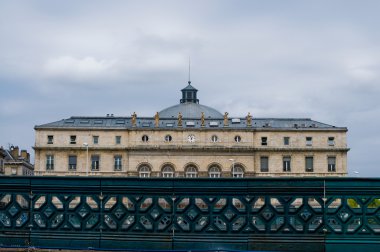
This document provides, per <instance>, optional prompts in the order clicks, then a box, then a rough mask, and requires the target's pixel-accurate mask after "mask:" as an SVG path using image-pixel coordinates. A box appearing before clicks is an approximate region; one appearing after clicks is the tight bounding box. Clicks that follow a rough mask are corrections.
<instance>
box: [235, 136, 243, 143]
mask: <svg viewBox="0 0 380 252" xmlns="http://www.w3.org/2000/svg"><path fill="white" fill-rule="evenodd" d="M241 139H242V138H241V136H240V135H236V136H234V140H235V143H241Z"/></svg>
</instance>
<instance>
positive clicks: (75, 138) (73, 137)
mask: <svg viewBox="0 0 380 252" xmlns="http://www.w3.org/2000/svg"><path fill="white" fill-rule="evenodd" d="M76 143H77V136H76V135H70V144H76Z"/></svg>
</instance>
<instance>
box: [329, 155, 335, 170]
mask: <svg viewBox="0 0 380 252" xmlns="http://www.w3.org/2000/svg"><path fill="white" fill-rule="evenodd" d="M335 167H336V158H335V157H328V158H327V171H328V172H336V168H335Z"/></svg>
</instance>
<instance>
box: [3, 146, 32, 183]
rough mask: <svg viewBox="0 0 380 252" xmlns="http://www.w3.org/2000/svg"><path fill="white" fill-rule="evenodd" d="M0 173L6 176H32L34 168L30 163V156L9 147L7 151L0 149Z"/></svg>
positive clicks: (23, 151) (13, 147)
mask: <svg viewBox="0 0 380 252" xmlns="http://www.w3.org/2000/svg"><path fill="white" fill-rule="evenodd" d="M0 173H1V174H2V175H6V176H32V175H33V174H34V166H33V165H32V164H31V163H30V154H29V153H28V152H27V151H26V150H21V152H20V150H19V148H18V146H11V147H10V148H9V150H7V149H4V148H3V147H1V148H0Z"/></svg>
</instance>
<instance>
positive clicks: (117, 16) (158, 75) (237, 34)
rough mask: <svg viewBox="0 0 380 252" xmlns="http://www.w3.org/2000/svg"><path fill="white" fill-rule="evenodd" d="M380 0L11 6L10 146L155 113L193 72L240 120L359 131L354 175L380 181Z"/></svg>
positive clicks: (5, 126)
mask: <svg viewBox="0 0 380 252" xmlns="http://www.w3.org/2000/svg"><path fill="white" fill-rule="evenodd" d="M379 11H380V1H376V0H374V1H369V0H366V1H364V0H360V1H359V0H357V1H348V0H342V1H338V0H336V1H332V0H326V1H321V0H318V1H304V0H299V1H291V0H288V1H287V0H277V1H276V0H272V1H270V0H265V1H254V0H252V1H235V0H234V1H232V0H231V1H205V0H200V1H194V0H191V1H178V0H176V1H157V0H155V1H141V0H139V1H95V0H88V1H79V0H72V1H71V0H65V1H51V0H46V1H42V0H40V1H33V0H28V1H5V0H4V1H0V88H1V89H0V145H3V146H4V147H8V144H14V145H19V146H20V147H21V148H24V149H28V150H29V151H31V152H32V146H33V145H34V129H33V127H34V126H35V125H39V124H44V123H48V122H52V121H57V120H60V119H63V118H68V117H70V116H73V115H82V116H86V115H87V116H88V115H97V116H104V115H106V114H107V113H113V114H115V115H116V116H118V115H120V116H130V115H131V114H132V113H133V112H134V111H136V113H137V114H138V115H141V116H143V115H144V116H153V115H154V113H155V112H156V111H160V110H162V109H164V108H166V107H168V106H171V105H174V104H177V103H178V102H179V99H180V91H179V90H180V89H181V88H183V87H185V86H186V84H187V78H188V57H189V56H190V57H191V62H192V63H191V70H192V71H191V80H192V84H193V85H194V86H195V87H196V88H198V89H199V92H198V95H199V97H198V98H199V99H200V103H201V104H204V105H208V106H211V107H214V108H216V109H217V110H219V111H221V112H224V111H228V112H229V114H230V115H232V116H240V117H243V116H245V115H246V114H247V112H248V111H250V112H251V114H253V116H255V117H307V118H312V119H314V120H316V121H321V122H324V123H328V124H333V125H336V126H346V127H348V129H349V131H348V145H349V147H350V148H351V150H350V152H349V163H348V168H349V172H350V174H351V175H353V174H354V173H353V172H354V171H358V172H359V173H360V175H361V176H371V177H373V176H377V177H379V176H380V173H379V170H380V153H379V150H380V134H379V130H380V102H379V99H380V71H379V70H380V69H379V68H380V29H379V24H380V15H379Z"/></svg>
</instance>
